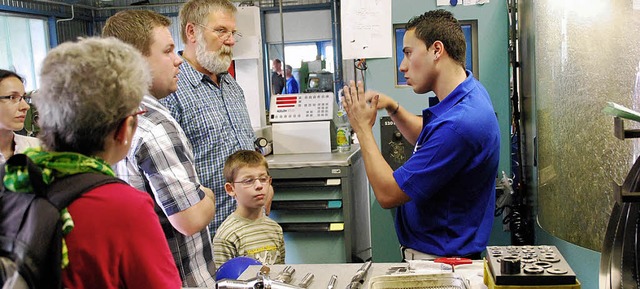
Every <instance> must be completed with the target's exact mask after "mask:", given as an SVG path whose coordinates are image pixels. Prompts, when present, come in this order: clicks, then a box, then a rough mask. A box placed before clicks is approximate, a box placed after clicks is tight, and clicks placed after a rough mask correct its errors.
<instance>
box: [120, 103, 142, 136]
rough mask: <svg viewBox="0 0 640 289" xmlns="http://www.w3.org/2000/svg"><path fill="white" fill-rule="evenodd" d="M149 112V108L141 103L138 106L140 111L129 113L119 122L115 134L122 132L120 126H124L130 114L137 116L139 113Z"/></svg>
mask: <svg viewBox="0 0 640 289" xmlns="http://www.w3.org/2000/svg"><path fill="white" fill-rule="evenodd" d="M147 112H148V110H147V109H146V108H145V107H144V105H142V104H140V105H139V106H138V111H136V112H134V113H132V114H128V115H127V116H125V117H124V118H123V119H122V120H121V121H120V122H118V126H117V128H116V133H115V134H114V135H115V136H117V135H118V133H120V128H121V127H122V125H123V124H124V122H125V121H126V120H127V118H129V117H130V116H133V117H137V116H138V115H141V114H145V113H147Z"/></svg>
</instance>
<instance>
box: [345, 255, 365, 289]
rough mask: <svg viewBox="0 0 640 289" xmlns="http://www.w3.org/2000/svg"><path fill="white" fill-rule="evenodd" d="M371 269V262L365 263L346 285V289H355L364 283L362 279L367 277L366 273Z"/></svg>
mask: <svg viewBox="0 0 640 289" xmlns="http://www.w3.org/2000/svg"><path fill="white" fill-rule="evenodd" d="M369 268H371V261H367V262H365V263H364V264H363V265H362V267H360V269H358V271H356V274H355V275H353V277H352V278H351V282H350V283H349V285H347V288H346V289H357V288H360V285H362V283H364V279H365V278H366V277H367V271H369Z"/></svg>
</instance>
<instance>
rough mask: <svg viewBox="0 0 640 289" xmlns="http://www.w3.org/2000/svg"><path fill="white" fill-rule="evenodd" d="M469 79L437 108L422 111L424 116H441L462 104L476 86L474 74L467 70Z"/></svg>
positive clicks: (436, 106)
mask: <svg viewBox="0 0 640 289" xmlns="http://www.w3.org/2000/svg"><path fill="white" fill-rule="evenodd" d="M466 72H467V78H466V79H465V80H464V81H463V82H462V83H460V84H459V85H458V86H457V87H456V88H455V89H454V90H453V91H452V92H451V93H450V94H449V95H447V97H445V98H444V99H443V100H442V101H440V103H438V104H437V105H435V106H432V107H428V108H425V109H424V110H423V111H422V115H425V113H427V112H430V113H431V114H433V115H434V116H439V115H442V114H443V113H445V112H446V111H448V110H449V109H451V108H452V107H453V106H454V105H456V103H458V102H460V101H461V100H462V99H463V98H464V97H465V96H466V95H467V94H469V91H471V90H472V89H473V88H474V87H475V86H476V84H475V82H474V79H473V73H472V72H471V71H469V70H466Z"/></svg>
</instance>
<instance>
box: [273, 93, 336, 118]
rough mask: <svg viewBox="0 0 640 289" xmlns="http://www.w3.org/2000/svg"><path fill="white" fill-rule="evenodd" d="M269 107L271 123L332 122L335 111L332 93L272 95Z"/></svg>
mask: <svg viewBox="0 0 640 289" xmlns="http://www.w3.org/2000/svg"><path fill="white" fill-rule="evenodd" d="M269 106H270V107H269V114H270V116H269V120H270V121H271V122H299V121H320V120H332V119H333V116H334V114H335V112H336V109H337V105H336V102H335V96H334V94H333V92H312V93H296V94H278V95H273V96H271V103H270V105H269Z"/></svg>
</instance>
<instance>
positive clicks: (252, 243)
mask: <svg viewBox="0 0 640 289" xmlns="http://www.w3.org/2000/svg"><path fill="white" fill-rule="evenodd" d="M223 173H224V177H225V179H226V183H225V185H224V189H225V191H226V192H227V194H228V195H229V196H230V197H231V198H233V199H235V200H236V202H237V204H238V206H237V208H236V210H235V211H234V212H233V213H232V214H231V215H229V216H228V217H227V219H225V220H224V222H222V224H221V225H220V227H219V228H218V231H217V232H216V234H215V237H213V247H214V248H215V250H214V252H215V263H216V266H217V267H219V266H220V265H222V264H223V263H224V262H226V261H228V260H229V259H232V258H235V257H239V256H247V257H251V258H254V259H256V260H258V261H260V262H261V263H262V264H264V265H272V264H284V255H285V250H284V237H283V234H282V227H280V225H279V224H278V223H276V222H275V221H274V220H271V219H270V218H269V217H267V216H266V215H265V213H264V206H265V202H266V200H267V195H268V189H269V187H270V186H271V176H269V166H268V164H267V160H266V159H265V158H264V156H262V154H260V153H258V152H256V151H252V150H240V151H237V152H235V153H233V154H232V155H230V156H229V157H228V158H227V161H226V162H225V164H224V170H223Z"/></svg>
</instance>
